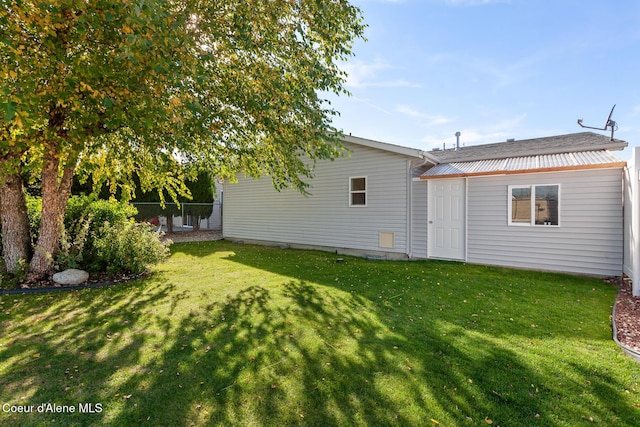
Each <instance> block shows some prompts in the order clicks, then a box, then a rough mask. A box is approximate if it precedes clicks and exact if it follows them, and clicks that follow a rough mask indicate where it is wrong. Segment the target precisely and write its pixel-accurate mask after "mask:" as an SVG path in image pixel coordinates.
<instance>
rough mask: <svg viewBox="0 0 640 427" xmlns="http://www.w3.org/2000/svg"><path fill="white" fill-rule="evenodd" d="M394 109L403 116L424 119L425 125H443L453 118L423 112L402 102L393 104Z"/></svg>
mask: <svg viewBox="0 0 640 427" xmlns="http://www.w3.org/2000/svg"><path fill="white" fill-rule="evenodd" d="M395 111H396V112H397V113H401V114H404V115H405V116H408V117H410V118H414V119H419V120H424V121H425V124H426V125H427V126H438V125H443V124H446V123H451V122H453V121H454V120H455V119H454V118H451V117H446V116H444V115H442V114H428V113H423V112H421V111H418V110H416V109H414V108H413V107H411V106H409V105H404V104H398V105H396V106H395Z"/></svg>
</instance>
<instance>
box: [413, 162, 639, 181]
mask: <svg viewBox="0 0 640 427" xmlns="http://www.w3.org/2000/svg"><path fill="white" fill-rule="evenodd" d="M626 166H627V162H624V161H620V162H616V163H601V164H595V165H576V166H556V167H551V168H538V169H521V170H508V171H507V170H502V171H486V172H465V173H456V174H446V175H445V174H443V175H431V176H420V177H419V180H420V181H426V180H429V179H445V178H468V177H476V176H501V175H519V174H529V173H543V172H565V171H575V170H588V169H617V168H624V167H626Z"/></svg>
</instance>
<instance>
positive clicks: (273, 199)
mask: <svg viewBox="0 0 640 427" xmlns="http://www.w3.org/2000/svg"><path fill="white" fill-rule="evenodd" d="M344 145H345V146H346V147H347V148H348V149H349V150H350V151H351V154H350V156H349V157H342V158H338V159H336V160H334V161H321V162H319V163H318V164H317V166H316V170H315V173H314V175H315V176H314V178H313V179H312V180H310V184H311V188H309V190H308V191H309V192H310V193H311V195H310V196H307V197H305V196H303V195H302V194H300V193H299V192H297V191H295V190H289V189H287V190H282V191H281V192H277V191H275V190H274V188H273V185H272V183H271V179H269V178H268V177H265V178H262V179H259V180H252V179H250V178H244V177H241V176H239V177H238V182H237V183H233V184H226V185H225V188H224V203H223V211H224V212H223V217H224V224H223V228H224V230H223V235H224V236H225V238H227V239H241V240H251V241H264V242H276V243H286V244H296V245H309V246H313V247H321V248H326V249H329V248H331V249H333V248H335V249H341V248H348V249H357V250H361V251H364V252H372V253H376V252H386V253H396V254H408V252H409V251H408V239H407V233H408V223H407V221H408V218H409V206H408V203H409V198H408V188H407V185H408V182H409V172H410V171H409V161H410V160H411V159H410V158H409V157H407V156H403V155H399V154H394V153H391V152H387V151H383V150H378V149H374V148H369V147H365V146H361V145H357V144H352V143H344ZM361 176H366V177H367V206H366V207H349V178H350V177H361ZM381 232H391V233H393V237H394V239H393V240H394V242H393V247H392V248H381V247H380V233H381Z"/></svg>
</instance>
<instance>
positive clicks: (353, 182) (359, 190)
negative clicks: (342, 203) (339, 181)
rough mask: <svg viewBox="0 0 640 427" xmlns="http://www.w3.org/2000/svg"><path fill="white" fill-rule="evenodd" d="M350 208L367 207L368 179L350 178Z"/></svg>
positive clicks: (362, 177) (364, 177) (360, 177)
mask: <svg viewBox="0 0 640 427" xmlns="http://www.w3.org/2000/svg"><path fill="white" fill-rule="evenodd" d="M349 206H367V177H366V176H357V177H352V178H349Z"/></svg>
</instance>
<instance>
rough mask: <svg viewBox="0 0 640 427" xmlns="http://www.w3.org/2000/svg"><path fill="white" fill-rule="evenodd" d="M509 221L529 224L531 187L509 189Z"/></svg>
mask: <svg viewBox="0 0 640 427" xmlns="http://www.w3.org/2000/svg"><path fill="white" fill-rule="evenodd" d="M511 222H512V223H524V224H531V188H512V189H511Z"/></svg>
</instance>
